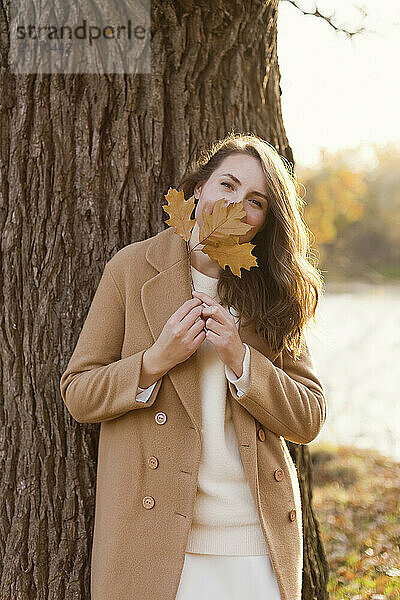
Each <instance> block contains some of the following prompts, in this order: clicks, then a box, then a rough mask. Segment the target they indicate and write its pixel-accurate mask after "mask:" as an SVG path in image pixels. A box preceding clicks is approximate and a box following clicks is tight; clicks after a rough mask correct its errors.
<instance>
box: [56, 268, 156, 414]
mask: <svg viewBox="0 0 400 600" xmlns="http://www.w3.org/2000/svg"><path fill="white" fill-rule="evenodd" d="M124 331H125V306H124V301H123V299H122V296H121V294H120V291H119V289H118V287H117V285H116V283H115V280H114V278H113V276H112V272H111V267H110V265H109V263H107V264H106V266H105V268H104V271H103V274H102V276H101V279H100V282H99V285H98V287H97V290H96V292H95V294H94V297H93V300H92V303H91V305H90V307H89V311H88V313H87V316H86V320H85V322H84V324H83V327H82V330H81V333H80V335H79V338H78V341H77V343H76V346H75V349H74V351H73V354H72V356H71V358H70V360H69V362H68V364H67V367H66V370H65V371H64V373H63V374H62V376H61V379H60V390H61V396H62V399H63V401H64V403H65V404H66V406H67V409H68V411H69V413H70V414H71V415H72V416H73V418H74V419H75V420H76V421H78V422H79V423H99V422H101V421H109V420H111V419H116V418H117V417H120V416H121V415H123V414H125V413H127V412H128V411H131V410H137V409H143V408H148V407H149V406H152V404H154V402H155V400H156V397H157V394H158V391H159V389H160V387H161V382H162V377H160V378H159V379H158V381H157V382H156V385H155V386H154V389H153V391H152V393H151V396H150V398H149V399H148V401H147V402H146V403H143V402H139V401H137V400H136V394H137V393H138V387H139V379H140V372H141V368H142V358H143V354H144V353H145V351H146V348H143V349H142V350H140V351H138V352H136V353H135V354H132V355H131V356H127V357H125V358H121V349H122V344H123V339H124Z"/></svg>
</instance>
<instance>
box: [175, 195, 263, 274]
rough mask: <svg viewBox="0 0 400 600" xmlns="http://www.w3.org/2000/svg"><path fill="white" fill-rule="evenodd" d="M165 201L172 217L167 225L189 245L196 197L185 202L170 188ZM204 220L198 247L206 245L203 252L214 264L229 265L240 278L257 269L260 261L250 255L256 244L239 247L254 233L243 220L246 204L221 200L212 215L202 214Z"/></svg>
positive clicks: (223, 266) (216, 204)
mask: <svg viewBox="0 0 400 600" xmlns="http://www.w3.org/2000/svg"><path fill="white" fill-rule="evenodd" d="M165 198H166V199H167V200H168V206H163V209H164V210H165V211H166V212H167V213H168V214H169V215H170V219H168V220H167V221H166V223H167V225H169V226H170V227H175V230H176V233H177V234H178V235H180V236H181V237H183V239H184V240H185V241H186V242H188V241H189V239H190V235H191V231H192V229H193V227H194V224H195V223H196V221H195V220H193V219H190V215H191V213H192V210H193V209H194V207H195V205H194V198H193V196H191V197H190V198H189V200H185V198H184V194H183V191H182V190H181V191H179V192H178V191H177V190H175V189H173V188H169V190H168V194H167V195H165ZM202 216H203V225H199V244H204V247H203V248H202V252H204V253H205V254H207V256H209V257H210V258H211V260H216V261H217V262H218V264H219V265H220V267H222V268H223V269H224V268H225V266H226V265H228V267H229V268H230V269H231V271H232V273H234V275H237V276H238V277H241V272H240V269H241V268H242V269H248V270H250V267H257V266H258V263H257V257H256V256H254V255H253V254H252V253H251V251H252V249H253V248H255V244H251V243H250V242H245V243H243V244H240V243H239V236H240V235H244V234H246V233H247V232H248V231H249V230H250V229H251V225H248V224H247V223H244V222H243V221H242V220H241V219H242V218H243V217H245V216H246V211H245V210H244V208H243V202H241V201H240V202H237V203H236V204H228V205H226V200H225V198H220V199H219V200H217V202H216V203H215V204H214V207H213V211H212V213H211V214H209V213H207V212H205V211H203V213H202Z"/></svg>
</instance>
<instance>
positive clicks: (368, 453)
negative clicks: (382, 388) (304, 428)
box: [310, 443, 400, 600]
mask: <svg viewBox="0 0 400 600" xmlns="http://www.w3.org/2000/svg"><path fill="white" fill-rule="evenodd" d="M310 452H311V456H312V460H313V481H314V489H313V506H314V509H315V512H316V514H317V517H318V520H319V525H320V532H321V537H322V540H323V543H324V547H325V551H326V554H327V559H328V563H329V568H330V577H329V587H328V590H329V598H330V600H341V599H343V600H348V599H349V600H400V510H399V509H400V463H398V462H395V461H393V460H391V459H390V458H388V457H385V456H382V455H381V454H379V453H378V452H375V451H373V450H362V449H358V448H354V447H337V446H333V445H329V444H322V443H319V444H318V443H315V444H311V445H310Z"/></svg>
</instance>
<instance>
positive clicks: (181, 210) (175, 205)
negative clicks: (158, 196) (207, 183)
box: [162, 187, 196, 242]
mask: <svg viewBox="0 0 400 600" xmlns="http://www.w3.org/2000/svg"><path fill="white" fill-rule="evenodd" d="M165 198H166V200H168V204H167V205H166V206H163V207H162V208H163V209H164V210H165V212H166V213H168V214H169V215H170V218H169V219H167V220H166V221H165V222H166V224H167V225H169V226H170V227H175V232H176V233H177V234H178V235H180V236H181V237H183V239H184V240H185V241H186V242H188V241H189V240H190V234H191V231H192V229H193V227H194V224H195V223H196V221H195V219H191V218H190V215H191V214H192V211H193V209H194V207H195V204H194V197H193V196H191V197H190V198H189V200H185V196H184V194H183V190H179V192H178V190H175V189H174V188H171V187H170V188H169V189H168V193H167V194H165Z"/></svg>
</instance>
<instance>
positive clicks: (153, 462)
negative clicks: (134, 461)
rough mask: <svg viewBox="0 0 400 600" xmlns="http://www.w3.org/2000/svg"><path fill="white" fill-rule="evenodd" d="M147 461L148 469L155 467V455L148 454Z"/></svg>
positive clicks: (156, 460)
mask: <svg viewBox="0 0 400 600" xmlns="http://www.w3.org/2000/svg"><path fill="white" fill-rule="evenodd" d="M147 462H148V465H149V467H150V469H157V467H158V458H157V457H156V456H150V457H149V459H148V461H147Z"/></svg>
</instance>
